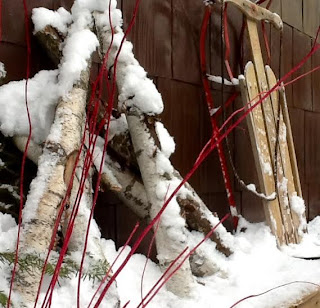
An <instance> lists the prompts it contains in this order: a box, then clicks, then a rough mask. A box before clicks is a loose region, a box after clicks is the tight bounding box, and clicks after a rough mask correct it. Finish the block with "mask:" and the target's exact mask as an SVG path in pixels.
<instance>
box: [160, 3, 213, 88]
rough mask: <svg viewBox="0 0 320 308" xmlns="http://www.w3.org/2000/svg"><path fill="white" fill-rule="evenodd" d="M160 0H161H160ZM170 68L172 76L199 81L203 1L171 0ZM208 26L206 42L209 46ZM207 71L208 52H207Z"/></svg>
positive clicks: (198, 82)
mask: <svg viewBox="0 0 320 308" xmlns="http://www.w3.org/2000/svg"><path fill="white" fill-rule="evenodd" d="M160 1H162V0H160ZM172 5H173V7H172V16H173V20H172V22H173V23H172V69H173V78H174V79H177V80H181V81H185V82H190V83H194V84H199V85H200V84H202V83H201V74H200V61H199V41H200V30H201V24H202V18H203V15H204V10H205V6H204V4H203V1H190V0H172ZM209 33H210V27H209V28H208V36H207V42H208V47H209V39H210V34H209ZM207 55H208V57H207V63H208V71H209V68H210V54H209V53H208V54H207Z"/></svg>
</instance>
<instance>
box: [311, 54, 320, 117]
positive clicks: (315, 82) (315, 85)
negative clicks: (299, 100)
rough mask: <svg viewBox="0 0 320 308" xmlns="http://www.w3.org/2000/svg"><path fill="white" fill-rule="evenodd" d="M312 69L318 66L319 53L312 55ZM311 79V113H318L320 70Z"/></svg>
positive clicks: (319, 63)
mask: <svg viewBox="0 0 320 308" xmlns="http://www.w3.org/2000/svg"><path fill="white" fill-rule="evenodd" d="M311 61H312V65H311V66H312V68H315V67H317V66H319V65H320V52H316V53H314V54H313V55H312V60H311ZM311 78H312V107H313V111H317V112H320V70H317V71H315V72H314V73H312V75H311Z"/></svg>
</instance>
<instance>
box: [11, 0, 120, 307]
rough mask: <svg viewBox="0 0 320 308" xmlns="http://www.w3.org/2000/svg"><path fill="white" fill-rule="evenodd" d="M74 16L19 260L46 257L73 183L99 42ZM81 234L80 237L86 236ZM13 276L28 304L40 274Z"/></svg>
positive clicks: (25, 214)
mask: <svg viewBox="0 0 320 308" xmlns="http://www.w3.org/2000/svg"><path fill="white" fill-rule="evenodd" d="M75 3H77V2H75ZM82 9H83V8H82ZM75 12H76V9H75ZM77 13H78V15H76V16H74V23H73V24H72V25H71V27H70V28H69V32H68V36H67V38H66V40H65V45H64V49H63V51H62V55H63V56H62V58H61V62H60V66H59V74H58V78H57V81H56V83H55V86H56V88H55V91H56V92H57V95H59V96H60V97H61V98H60V99H59V103H58V106H57V108H56V112H55V116H54V122H53V124H52V126H51V128H50V133H49V136H48V137H47V138H46V142H45V146H44V150H43V154H42V155H41V157H40V159H39V162H38V173H37V177H36V178H35V179H34V180H33V181H32V183H31V186H30V193H29V195H28V198H27V202H26V204H25V207H24V210H23V225H22V239H21V243H20V255H23V254H25V253H36V254H37V255H40V256H42V257H44V256H45V255H46V253H47V250H48V247H49V243H50V242H51V238H52V231H53V227H54V225H55V220H56V217H57V213H58V210H59V208H60V205H61V202H62V200H63V198H64V197H65V194H66V191H67V187H68V185H69V183H70V181H72V179H71V173H72V170H73V168H74V165H75V161H76V160H75V157H76V156H77V154H78V152H79V148H80V144H81V140H82V134H83V127H84V123H85V114H86V103H87V102H86V101H87V94H88V85H89V77H90V62H91V61H90V58H91V54H92V52H93V51H94V50H95V49H96V47H97V44H98V42H97V39H96V37H95V35H94V34H93V33H92V32H91V31H90V30H89V26H90V23H91V13H90V11H88V10H86V9H85V10H84V11H81V8H79V7H78V11H77ZM88 13H89V15H90V16H89V17H90V18H87V20H86V22H83V20H82V18H83V15H88ZM77 17H78V19H77ZM87 17H88V16H87ZM36 28H37V26H36ZM41 90H42V91H45V89H39V91H40V92H41ZM49 125H50V123H49ZM22 135H23V134H22ZM76 182H77V181H75V183H76ZM77 188H78V186H77V185H75V187H74V189H73V191H72V193H71V198H72V199H74V194H75V190H77ZM90 193H91V192H90ZM83 199H84V200H86V199H88V194H85V196H84V198H83ZM89 199H90V198H89ZM87 201H88V200H87ZM85 205H86V204H84V205H82V210H80V215H79V219H78V222H77V223H76V225H75V231H79V232H82V231H83V229H85V227H86V225H87V222H88V217H89V215H88V212H90V210H89V209H88V206H87V207H86V206H85ZM84 218H85V219H84ZM83 220H85V221H83ZM80 225H81V226H80ZM82 225H83V226H82ZM93 226H94V227H93V229H92V230H93V234H92V236H93V237H94V238H95V239H96V238H99V239H100V233H99V230H98V227H97V226H96V225H94V224H93ZM82 233H83V237H84V234H85V232H82ZM73 237H74V238H77V239H78V238H79V237H80V238H81V236H79V233H78V234H74V236H73ZM80 242H81V243H80V244H79V240H78V241H76V240H73V241H72V243H73V245H71V248H77V249H80V248H82V247H83V240H80ZM81 244H82V245H81ZM79 246H81V247H79ZM91 246H99V243H98V242H97V241H95V240H94V241H92V245H91ZM94 250H95V251H97V249H96V247H94V248H92V247H89V251H90V252H92V251H94ZM96 254H98V255H99V257H101V256H102V254H103V253H102V251H101V249H100V251H99V252H98V253H96ZM17 274H18V275H17V279H16V284H15V287H16V289H17V291H18V292H19V293H20V295H21V296H22V298H23V301H24V302H25V303H33V302H34V300H35V298H36V294H37V290H38V287H39V283H40V276H41V271H40V270H37V269H36V270H35V271H34V272H33V273H32V274H30V273H29V272H19V271H18V273H17ZM113 295H114V296H113V299H114V305H113V306H117V305H118V296H117V294H116V293H115V294H113Z"/></svg>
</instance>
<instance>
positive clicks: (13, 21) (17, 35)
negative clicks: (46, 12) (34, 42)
mask: <svg viewBox="0 0 320 308" xmlns="http://www.w3.org/2000/svg"><path fill="white" fill-rule="evenodd" d="M26 3H27V10H28V16H29V26H30V29H29V31H30V35H32V34H31V31H32V28H33V25H32V21H31V12H32V9H33V8H35V7H46V8H48V9H52V8H53V0H29V1H27V2H26ZM2 41H3V42H8V43H13V44H17V45H22V46H26V40H25V20H24V8H23V2H22V1H19V0H9V1H2Z"/></svg>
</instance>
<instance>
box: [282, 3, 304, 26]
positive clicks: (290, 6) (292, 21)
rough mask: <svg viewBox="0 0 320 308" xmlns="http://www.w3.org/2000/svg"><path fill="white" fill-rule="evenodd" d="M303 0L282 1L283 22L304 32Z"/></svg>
mask: <svg viewBox="0 0 320 308" xmlns="http://www.w3.org/2000/svg"><path fill="white" fill-rule="evenodd" d="M302 4H303V1H302V0H282V20H283V21H284V22H286V23H287V24H289V25H290V26H292V27H294V28H296V29H299V30H300V31H302V30H303V22H302V10H303V7H302Z"/></svg>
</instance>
